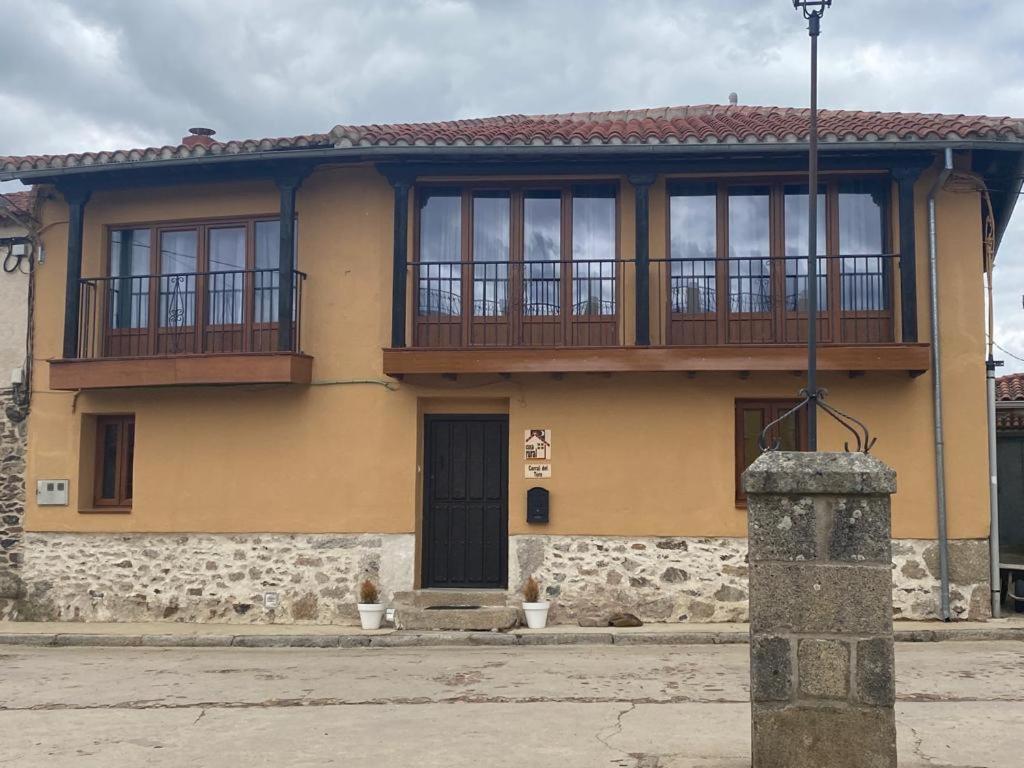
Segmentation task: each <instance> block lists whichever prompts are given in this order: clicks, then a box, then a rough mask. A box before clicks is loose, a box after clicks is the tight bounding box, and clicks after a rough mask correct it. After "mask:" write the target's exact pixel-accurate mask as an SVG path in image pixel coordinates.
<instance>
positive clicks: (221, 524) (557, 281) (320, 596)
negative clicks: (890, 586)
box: [0, 106, 1024, 622]
mask: <svg viewBox="0 0 1024 768" xmlns="http://www.w3.org/2000/svg"><path fill="white" fill-rule="evenodd" d="M820 125H821V127H820V131H821V137H822V145H821V169H822V171H821V172H822V176H821V186H820V189H819V191H818V194H819V199H820V200H821V201H822V205H821V206H820V207H819V211H820V217H819V233H820V236H819V238H818V243H819V246H820V248H819V252H818V257H819V258H818V265H819V268H818V271H819V273H820V277H819V286H820V291H819V293H820V300H819V307H820V312H819V321H818V330H819V338H820V341H821V346H820V348H819V361H820V362H819V366H820V369H821V371H822V372H821V374H820V379H821V380H822V384H823V385H824V386H825V387H826V388H827V389H828V401H829V402H830V403H831V404H833V405H834V406H836V407H838V408H840V409H841V410H842V411H844V412H846V413H849V414H851V415H853V416H855V417H856V418H857V419H859V420H860V421H862V422H863V423H864V424H865V425H867V427H868V429H869V430H870V432H871V435H872V436H873V437H877V438H878V442H877V445H875V447H874V448H873V449H872V452H873V453H874V454H875V455H877V456H879V457H880V458H881V459H883V460H884V461H886V462H887V463H889V464H890V465H892V466H893V467H894V468H895V469H896V470H897V472H898V477H899V491H898V493H897V494H896V496H895V497H894V500H893V536H894V543H893V559H894V564H895V565H894V571H893V575H894V585H895V587H894V597H895V606H896V613H897V617H912V618H926V617H936V616H938V615H940V612H941V611H942V610H943V605H944V599H943V594H945V595H946V596H947V597H948V602H949V608H950V614H951V616H952V617H954V618H958V617H968V616H970V617H972V618H974V617H984V616H986V615H987V614H988V611H989V607H988V606H989V560H988V551H989V545H988V541H987V537H988V535H989V523H988V520H989V479H988V478H989V468H988V466H987V459H986V446H987V423H986V404H985V365H984V348H983V342H984V328H985V326H984V311H983V308H984V297H983V283H982V276H983V267H984V254H985V250H984V242H985V237H986V235H987V234H992V235H993V236H994V238H995V240H996V242H998V237H999V236H1000V235H1001V233H1002V231H1003V229H1004V228H1005V226H1006V224H1007V221H1008V220H1009V217H1010V215H1011V213H1012V209H1013V205H1014V202H1015V199H1016V196H1017V192H1018V190H1019V187H1020V179H1021V172H1020V168H1021V159H1022V157H1024V121H1020V120H1013V119H1008V118H991V117H964V116H944V115H921V114H883V113H865V112H828V111H826V112H824V113H822V115H821V119H820ZM806 133H807V113H806V111H804V110H797V109H780V108H760V107H742V106H729V107H715V106H704V107H677V108H670V109H656V110H643V111H628V112H608V113H588V114H567V115H546V116H534V117H524V116H512V117H500V118H487V119H481V120H464V121H456V122H447V123H433V124H416V125H373V126H337V127H335V128H334V129H333V130H331V131H330V132H329V133H325V134H316V135H309V136H299V137H293V138H287V139H260V140H252V141H227V142H220V141H218V140H216V139H214V137H213V132H212V131H208V130H205V129H193V131H192V132H191V133H190V135H189V136H187V137H185V139H183V141H182V143H181V145H179V146H173V147H162V148H153V149H145V150H131V151H116V152H99V153H87V154H81V155H67V156H60V157H53V156H47V157H25V158H0V180H10V179H21V180H22V181H24V182H25V183H28V184H33V185H36V187H37V189H38V190H39V194H40V202H39V210H40V222H39V225H40V227H39V233H40V234H39V240H40V241H39V244H38V245H39V248H38V258H37V259H36V261H35V264H34V271H33V280H34V294H33V295H34V320H33V324H32V333H33V336H32V343H33V349H34V361H35V364H34V366H33V368H32V372H31V381H32V401H31V412H30V416H29V450H28V469H27V478H28V485H29V488H30V489H31V490H32V491H33V493H30V496H31V498H30V499H29V502H28V505H27V512H26V519H25V523H24V528H25V536H24V539H23V541H22V543H21V544H20V546H22V547H23V550H24V551H23V558H22V563H21V565H20V566H19V567H20V575H21V578H22V580H23V582H24V584H25V588H26V597H25V598H24V599H22V600H20V601H18V602H16V603H10V604H8V605H7V607H6V609H5V610H6V611H7V614H8V615H11V616H15V617H20V618H33V617H47V618H61V619H81V620H143V619H168V620H176V621H238V622H265V621H274V622H289V621H304V620H316V621H320V622H348V621H351V620H353V618H354V616H355V610H354V603H355V601H356V588H357V583H358V581H359V580H360V579H362V578H364V577H370V578H373V579H375V580H377V581H378V582H379V583H380V585H381V587H382V592H383V594H384V597H385V599H386V600H387V601H388V602H395V603H397V604H398V605H399V606H402V605H404V604H409V605H424V604H428V603H429V602H431V601H433V602H442V603H443V602H444V599H445V598H444V597H443V596H442V597H438V595H437V594H435V592H433V591H434V590H445V589H447V590H462V591H463V592H462V593H460V596H459V598H458V599H459V600H469V599H473V597H474V596H475V597H478V598H479V599H480V602H481V603H483V602H486V603H488V604H494V603H495V602H502V603H503V602H504V601H505V599H506V590H508V592H509V593H511V592H513V591H515V590H518V589H519V588H520V587H521V585H522V583H523V582H524V581H525V579H526V578H527V577H528V576H529V575H534V576H536V577H537V579H538V580H539V581H540V582H541V584H542V590H543V594H544V595H546V598H547V599H549V600H551V601H552V604H553V607H552V617H553V619H554V620H556V621H563V622H571V621H576V620H578V619H588V618H591V617H593V616H594V615H595V614H600V613H601V612H606V611H609V610H613V609H614V610H621V609H624V610H630V611H632V612H634V613H637V614H638V615H639V616H640V617H641V618H643V619H644V620H646V621H730V620H743V619H744V618H745V617H746V565H745V553H746V543H745V534H746V511H745V508H744V499H743V496H742V493H741V491H740V489H739V487H738V485H737V478H738V476H739V473H740V472H741V471H742V470H743V468H744V467H745V466H746V464H747V463H749V461H751V460H752V459H753V458H754V457H755V456H756V455H757V453H758V451H759V447H758V439H759V437H760V435H761V431H762V429H763V428H764V427H766V426H767V425H768V424H769V422H772V421H773V420H775V419H776V418H778V417H779V416H781V415H782V414H783V413H785V412H786V411H787V410H788V409H789V408H790V407H792V405H793V404H794V403H795V401H796V400H797V399H798V392H799V390H800V388H801V386H802V385H803V380H804V379H803V377H804V375H805V372H806V368H807V363H806V349H805V339H806V332H807V301H806V289H807V279H806V272H807V266H808V258H807V247H806V239H807V229H808V226H807V222H806V216H807V208H806V206H807V199H806V198H807V194H808V188H807V185H806V162H807V159H806ZM989 201H990V203H989ZM930 202H931V203H933V205H934V211H935V213H936V215H935V217H934V223H935V226H934V231H933V230H932V229H931V228H930V226H929V225H930V219H929V215H928V213H929V203H930ZM932 234H934V238H932V237H931V235H932ZM932 242H934V248H931V247H930V245H931V243H932ZM931 257H934V265H935V271H934V273H933V271H932V268H931V267H932V263H933V261H932V258H931ZM933 280H934V282H935V283H936V284H937V287H938V291H937V294H936V295H935V296H934V297H933V295H932V291H931V289H930V285H931V284H932V282H933ZM933 299H935V301H933ZM933 311H934V315H936V317H935V318H934V320H935V322H937V327H938V329H939V340H941V349H939V348H938V347H937V345H936V344H935V343H934V341H935V340H934V339H933V338H932V334H931V332H930V329H931V327H932V322H933ZM937 363H938V366H937V365H936V364H937ZM936 383H937V384H938V385H939V386H938V387H936V386H935V385H936ZM936 391H938V393H939V394H940V396H941V398H942V401H941V402H942V403H943V404H944V405H943V408H942V416H943V422H944V450H945V467H944V472H940V471H938V469H937V462H936V455H937V454H936V432H935V430H934V422H935V419H934V405H935V396H936ZM802 419H803V417H802V416H799V415H798V416H797V417H796V418H790V419H787V420H785V421H784V422H782V425H781V426H778V427H774V428H773V429H772V430H771V433H772V434H771V436H772V437H774V438H777V439H779V440H780V441H781V443H782V444H783V445H784V446H786V447H790V448H799V447H800V446H801V445H803V444H804V440H805V425H804V424H803V423H802ZM820 434H821V438H820V446H821V448H823V449H827V450H842V448H843V445H844V442H845V441H848V440H850V439H851V438H850V436H849V435H848V434H847V433H846V431H845V430H844V429H843V427H842V426H840V425H839V424H838V423H836V422H834V421H832V420H831V419H828V418H824V417H823V419H822V421H821V423H820ZM61 483H63V493H62V492H61ZM940 487H942V488H943V489H944V495H945V505H944V511H943V512H942V513H941V515H943V516H944V518H945V520H946V523H947V524H946V526H945V527H946V536H945V537H943V536H941V535H940V530H939V519H940V509H939V504H938V503H937V498H938V495H939V494H938V491H937V489H938V488H940ZM37 488H38V495H37V494H36V493H35V491H36V490H37ZM533 489H541V490H539V491H538V490H533ZM531 491H532V492H531ZM528 498H529V504H528ZM941 562H946V563H947V565H948V568H947V570H948V576H949V578H948V580H944V579H943V578H942V570H943V569H942V568H941ZM944 581H948V583H944ZM467 590H469V593H468V594H469V597H467V594H466V593H465V591H467ZM485 590H489V591H488V592H485ZM440 594H442V595H443V594H450V593H440ZM514 599H515V598H514V597H512V596H509V597H508V600H509V601H510V604H511V602H513V601H514ZM400 610H401V608H400Z"/></svg>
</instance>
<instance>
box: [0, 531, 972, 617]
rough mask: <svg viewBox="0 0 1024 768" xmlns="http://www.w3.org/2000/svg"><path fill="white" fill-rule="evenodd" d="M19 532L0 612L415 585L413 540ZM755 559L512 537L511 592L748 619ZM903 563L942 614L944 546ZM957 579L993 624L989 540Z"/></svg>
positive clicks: (903, 611)
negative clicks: (750, 562) (9, 595)
mask: <svg viewBox="0 0 1024 768" xmlns="http://www.w3.org/2000/svg"><path fill="white" fill-rule="evenodd" d="M18 514H19V522H20V512H19V513H18ZM18 527H20V526H18ZM18 537H19V539H20V540H21V544H20V545H19V546H18V547H15V548H13V549H15V550H16V549H18V548H20V549H21V550H22V552H23V553H24V562H23V564H22V565H20V566H19V567H18V568H17V569H16V570H17V572H19V573H20V575H21V577H22V580H23V583H24V585H25V589H26V590H27V592H26V594H25V596H24V597H23V598H22V599H20V600H16V601H15V600H10V599H4V598H3V597H2V596H0V618H7V619H20V620H23V621H32V620H62V621H153V620H158V621H182V622H192V621H194V622H236V623H247V624H248V623H292V622H302V621H309V622H316V623H337V624H354V623H356V622H357V620H358V619H357V616H356V612H355V607H354V603H355V596H356V595H355V590H356V588H357V584H358V582H359V581H360V580H361V579H362V578H365V577H370V578H374V579H377V580H378V581H379V582H380V584H381V588H382V590H381V591H382V592H383V593H384V595H385V597H386V598H390V596H391V595H392V594H393V593H395V592H400V591H406V590H410V589H412V588H413V584H414V581H415V548H416V544H415V537H414V536H413V535H412V534H389V535H377V534H364V535H330V534H321V535H306V534H295V535H289V534H244V535H243V534H238V535H230V534H181V535H175V534H163V535H162V534H72V533H28V534H24V536H23V537H22V534H21V533H20V531H19V532H18ZM746 558H747V541H746V539H738V538H684V537H647V538H619V537H601V536H534V535H529V536H512V537H510V540H509V586H510V588H511V590H514V591H518V589H519V588H520V586H521V585H522V583H523V582H524V581H525V579H526V578H527V577H528V576H529V575H531V574H533V575H535V576H536V577H537V578H538V579H539V580H540V582H541V583H542V585H543V588H544V591H545V597H546V599H549V600H551V602H552V609H551V616H550V618H551V621H552V622H553V623H563V624H572V623H576V622H577V621H579V620H581V619H582V620H587V619H594V618H599V617H601V616H607V615H608V614H610V613H614V612H617V611H628V612H631V613H635V614H637V615H638V616H639V617H640V618H641V619H643V620H644V621H646V622H679V621H683V622H685V621H692V622H727V621H746V620H747V562H746ZM893 561H894V569H893V604H894V615H895V617H896V618H903V619H934V618H937V610H938V590H939V582H938V547H937V545H936V543H935V542H934V541H929V540H912V539H901V540H896V541H894V542H893ZM950 576H951V581H952V587H951V605H952V609H953V615H954V616H955V617H957V618H963V619H983V618H986V617H987V616H988V610H989V603H988V542H986V541H984V540H970V541H953V542H951V543H950ZM267 592H276V593H277V595H278V598H279V606H278V607H277V608H266V607H265V606H264V594H265V593H267ZM518 599H519V597H518V595H513V596H511V598H510V602H512V603H515V602H518Z"/></svg>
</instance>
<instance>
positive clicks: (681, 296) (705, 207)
mask: <svg viewBox="0 0 1024 768" xmlns="http://www.w3.org/2000/svg"><path fill="white" fill-rule="evenodd" d="M889 188H890V185H889V182H888V180H887V179H885V178H882V177H866V178H854V177H836V178H834V179H828V180H826V181H823V182H822V183H821V185H820V186H819V188H818V190H817V222H816V226H817V238H816V239H817V243H816V246H817V247H816V253H815V254H814V257H816V267H817V275H818V279H817V294H818V310H819V313H820V316H819V333H818V338H819V340H821V341H824V342H835V341H846V342H866V343H874V342H885V341H892V340H893V324H892V317H891V315H892V301H891V296H892V291H893V285H892V282H893V259H894V257H895V254H892V253H889V252H888V249H889V247H890V245H889V244H890V238H889V235H888V224H887V222H888V205H887V198H888V194H889ZM668 194H669V204H668V229H669V238H668V244H669V245H668V258H667V262H668V265H667V268H663V267H662V266H661V265H660V260H657V259H655V260H653V261H652V264H653V266H654V267H655V268H656V270H658V271H655V272H654V273H653V275H654V279H660V280H662V281H663V282H665V283H667V298H666V300H665V301H663V302H661V303H659V304H657V305H656V306H658V307H664V308H667V310H668V312H669V325H668V343H672V344H708V343H751V344H757V343H764V342H782V343H798V342H803V341H804V340H806V335H807V327H806V318H807V311H808V300H807V295H808V280H807V273H808V271H809V270H808V266H809V264H810V259H811V257H812V256H811V254H810V253H809V252H808V251H809V243H808V221H807V214H808V210H807V202H808V187H807V185H806V184H800V183H786V182H780V181H773V182H771V183H768V182H763V183H762V182H747V181H741V180H736V181H733V180H724V179H723V180H717V181H708V182H697V181H674V180H670V181H669V183H668ZM659 311H661V310H659Z"/></svg>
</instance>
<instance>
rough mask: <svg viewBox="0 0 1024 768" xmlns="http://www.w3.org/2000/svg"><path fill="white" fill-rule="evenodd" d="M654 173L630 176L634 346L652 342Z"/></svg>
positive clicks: (646, 344) (647, 344)
mask: <svg viewBox="0 0 1024 768" xmlns="http://www.w3.org/2000/svg"><path fill="white" fill-rule="evenodd" d="M654 178H655V176H654V174H653V173H651V174H631V175H630V176H629V177H628V179H629V183H630V184H632V185H633V195H634V204H633V205H634V212H635V217H636V286H635V288H636V300H635V302H634V305H635V307H636V345H637V346H638V347H646V346H649V345H650V343H651V310H650V296H651V253H650V218H651V217H650V208H651V206H650V191H651V184H653V183H654Z"/></svg>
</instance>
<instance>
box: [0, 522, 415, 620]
mask: <svg viewBox="0 0 1024 768" xmlns="http://www.w3.org/2000/svg"><path fill="white" fill-rule="evenodd" d="M24 543H25V550H26V555H27V556H26V557H25V562H24V565H23V566H22V576H23V579H24V582H25V585H26V590H27V592H26V595H25V597H24V598H23V599H21V600H19V601H17V602H15V603H13V604H9V605H8V607H7V610H6V614H7V615H6V616H5V618H9V619H18V620H22V621H182V622H231V623H242V624H260V623H279V624H291V623H295V622H303V621H307V622H312V623H319V624H358V623H359V619H358V615H357V612H356V609H355V602H356V594H357V590H358V584H359V582H360V581H361V580H362V579H364V578H372V579H374V580H377V581H378V582H379V584H380V586H381V592H382V593H383V595H384V597H385V599H387V598H390V596H391V595H392V594H393V593H394V592H397V591H402V590H408V589H411V588H412V574H413V563H414V559H415V558H414V551H415V550H414V536H413V535H412V534H399V535H376V534H372V535H329V534H324V535H306V534H301V535H298V534H297V535H288V534H245V535H241V534H240V535H231V534H181V535H175V534H167V535H160V534H131V535H115V534H72V533H29V534H27V535H26V536H25V542H24ZM268 592H275V593H277V596H278V599H279V605H278V606H277V607H276V608H267V607H265V605H264V595H265V594H266V593H268Z"/></svg>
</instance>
